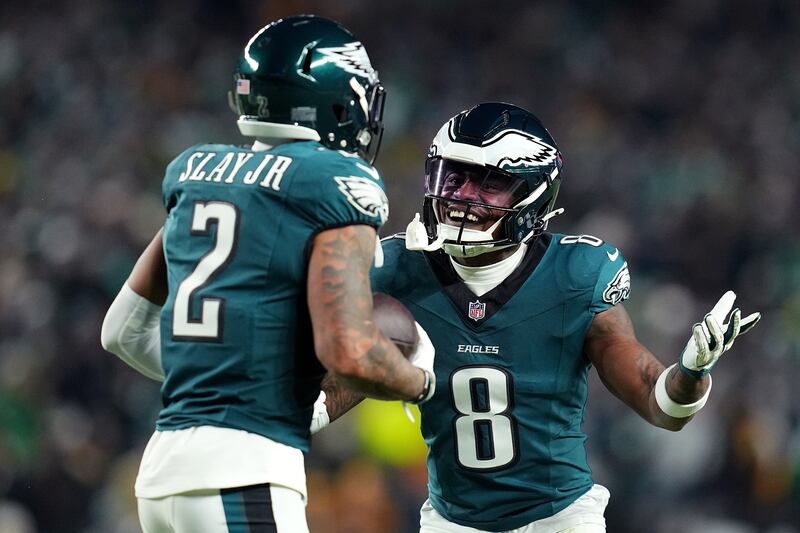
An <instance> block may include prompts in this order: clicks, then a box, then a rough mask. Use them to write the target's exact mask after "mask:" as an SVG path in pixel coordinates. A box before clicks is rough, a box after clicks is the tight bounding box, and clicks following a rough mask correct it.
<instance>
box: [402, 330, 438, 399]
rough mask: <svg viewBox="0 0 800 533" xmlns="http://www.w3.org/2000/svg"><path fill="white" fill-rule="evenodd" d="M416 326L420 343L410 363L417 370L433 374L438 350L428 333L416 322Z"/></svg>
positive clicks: (410, 358) (409, 360) (409, 359)
mask: <svg viewBox="0 0 800 533" xmlns="http://www.w3.org/2000/svg"><path fill="white" fill-rule="evenodd" d="M414 325H415V326H416V327H417V335H419V343H417V348H416V349H415V350H414V353H412V354H411V356H410V357H409V358H408V362H409V363H411V364H412V365H414V366H415V367H417V368H421V369H422V370H427V371H428V372H430V373H431V374H433V358H434V355H436V349H435V348H434V347H433V343H432V342H431V338H430V337H428V333H427V332H426V331H425V330H424V329H422V326H420V325H419V322H414ZM431 396H433V393H431Z"/></svg>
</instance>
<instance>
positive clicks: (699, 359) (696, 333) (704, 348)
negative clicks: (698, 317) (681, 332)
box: [692, 323, 709, 368]
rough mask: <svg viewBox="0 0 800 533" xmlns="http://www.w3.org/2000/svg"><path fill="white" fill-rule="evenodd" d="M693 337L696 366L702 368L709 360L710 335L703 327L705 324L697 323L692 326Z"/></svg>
mask: <svg viewBox="0 0 800 533" xmlns="http://www.w3.org/2000/svg"><path fill="white" fill-rule="evenodd" d="M692 339H694V348H695V354H696V355H695V361H694V366H695V367H696V368H700V367H702V366H704V365H705V364H706V363H708V361H709V355H708V354H709V350H708V336H707V335H706V332H705V330H704V329H703V324H700V323H698V324H695V325H694V326H693V327H692Z"/></svg>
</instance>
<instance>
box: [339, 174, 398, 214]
mask: <svg viewBox="0 0 800 533" xmlns="http://www.w3.org/2000/svg"><path fill="white" fill-rule="evenodd" d="M333 179H335V180H336V183H338V184H339V191H340V192H341V193H342V194H343V195H344V196H345V198H347V201H348V202H350V205H352V206H353V207H355V208H356V209H357V210H358V211H359V212H360V213H364V214H365V215H367V216H371V217H378V218H379V219H380V222H381V224H383V223H384V222H386V219H387V218H389V199H388V198H386V193H385V192H383V189H381V188H380V186H379V185H378V184H376V183H375V182H374V181H372V180H370V179H369V178H363V177H359V176H347V177H342V176H336V177H334V178H333Z"/></svg>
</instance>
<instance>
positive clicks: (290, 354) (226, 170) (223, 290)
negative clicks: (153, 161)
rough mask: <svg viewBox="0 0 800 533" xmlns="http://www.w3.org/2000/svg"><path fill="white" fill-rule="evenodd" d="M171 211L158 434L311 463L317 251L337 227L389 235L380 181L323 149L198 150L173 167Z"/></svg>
mask: <svg viewBox="0 0 800 533" xmlns="http://www.w3.org/2000/svg"><path fill="white" fill-rule="evenodd" d="M163 201H164V205H165V207H166V209H167V212H168V216H167V219H166V222H165V224H164V237H163V242H164V256H165V258H166V262H167V276H168V284H169V295H168V297H167V300H166V302H165V304H164V309H163V312H162V316H161V332H162V335H161V337H162V345H161V361H162V365H163V367H164V376H165V379H164V383H163V386H162V389H161V393H162V401H163V409H162V410H161V412H160V414H159V416H158V420H157V425H156V426H157V429H158V430H162V431H163V430H177V429H185V428H191V427H197V426H217V427H222V428H231V429H236V430H244V431H247V432H250V433H254V434H257V435H261V436H264V437H267V438H269V439H271V440H273V441H275V442H278V443H281V444H285V445H288V446H291V447H294V448H298V449H300V450H302V451H304V452H307V451H308V448H309V430H308V426H309V424H310V420H311V415H312V407H313V404H314V401H315V400H316V398H317V395H318V394H319V391H320V382H321V380H322V376H323V375H324V372H325V369H324V368H323V366H322V365H321V364H320V363H319V361H318V360H317V358H316V356H315V353H314V346H313V337H312V332H311V321H310V318H309V314H308V308H307V303H306V302H307V295H306V290H307V289H306V272H307V263H308V252H309V250H310V244H311V243H312V240H313V238H314V236H315V235H316V234H317V233H319V232H320V231H323V230H325V229H329V228H336V227H341V226H346V225H351V224H367V225H370V226H373V227H375V228H379V227H380V226H381V225H382V224H383V223H384V221H385V220H386V217H387V216H388V203H387V200H386V195H385V192H384V189H383V183H382V181H381V179H380V176H379V175H378V173H377V171H376V170H375V169H374V168H373V167H372V166H370V165H369V164H367V163H366V162H365V161H364V160H362V159H360V158H358V157H356V156H353V155H351V154H346V153H344V152H337V151H333V150H330V149H328V148H325V147H323V146H322V145H321V144H319V143H317V142H290V143H286V144H281V145H278V146H276V147H273V148H271V149H269V150H263V151H254V150H252V149H251V148H249V147H235V146H229V145H208V144H207V145H198V146H194V147H192V148H190V149H188V150H186V151H185V152H183V153H182V154H181V155H179V156H178V157H177V158H176V159H175V160H174V161H172V163H170V164H169V166H168V167H167V171H166V176H165V177H164V182H163Z"/></svg>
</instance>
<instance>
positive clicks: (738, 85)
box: [0, 0, 800, 533]
mask: <svg viewBox="0 0 800 533" xmlns="http://www.w3.org/2000/svg"><path fill="white" fill-rule="evenodd" d="M299 13H317V14H321V15H325V16H328V17H330V18H334V19H336V20H339V21H340V22H342V23H344V24H345V25H347V26H348V27H349V28H350V29H351V30H352V31H353V32H354V33H355V34H356V36H358V37H359V38H360V39H361V40H362V41H363V42H364V43H365V45H366V47H367V50H368V51H369V54H370V57H371V58H372V62H373V64H374V65H375V66H376V68H377V69H378V70H379V71H380V77H381V80H382V81H383V82H384V84H385V86H386V87H387V89H388V99H387V109H386V137H385V141H384V146H383V149H382V153H381V155H380V157H379V159H378V162H377V166H378V168H379V169H380V170H381V172H382V174H383V176H384V177H385V180H386V182H387V186H388V189H389V198H390V201H391V210H392V211H391V215H390V222H389V224H388V226H387V228H386V229H385V230H384V233H387V234H388V233H391V232H395V231H401V230H403V229H404V228H405V224H406V223H407V222H408V221H409V220H410V219H411V217H412V216H413V214H414V212H415V211H417V210H418V209H419V206H420V205H421V197H422V192H423V190H422V185H423V184H422V174H423V168H424V167H423V164H424V158H425V153H426V150H427V146H428V144H429V142H430V140H431V138H432V136H433V135H434V133H435V132H436V131H437V129H438V127H439V126H440V125H441V124H442V123H443V122H444V121H446V120H447V119H448V118H449V117H450V116H452V115H454V114H455V113H457V112H458V111H460V110H461V109H464V108H467V107H469V106H471V105H473V104H475V103H477V102H480V101H486V100H504V101H510V102H513V103H516V104H518V105H521V106H523V107H526V108H528V109H530V110H532V111H534V112H535V113H536V114H538V115H539V116H540V118H541V119H542V120H543V121H544V123H545V124H546V125H547V126H548V127H549V129H550V130H551V132H552V134H553V135H554V137H555V138H556V140H557V141H558V142H559V145H560V148H561V149H562V151H563V153H564V155H565V175H564V183H563V187H562V190H561V196H560V198H559V200H560V201H559V205H560V206H562V207H565V208H566V213H565V214H564V215H563V216H561V217H559V218H558V219H556V220H555V221H554V222H553V223H552V225H551V229H553V230H555V231H559V232H562V233H588V234H592V235H597V236H600V237H602V238H604V239H606V240H608V241H609V242H611V243H612V244H614V245H616V246H618V247H620V249H621V250H622V251H623V253H624V254H625V256H626V258H627V260H628V263H629V265H630V269H631V274H632V279H633V295H632V298H631V300H630V301H629V303H628V304H626V306H627V307H628V310H629V312H630V314H631V316H632V318H633V321H634V324H635V326H636V328H637V331H638V333H639V337H640V339H641V340H642V341H643V342H644V343H645V344H646V345H648V346H649V347H651V348H652V349H653V351H654V352H655V353H656V354H658V355H659V356H660V358H661V360H662V361H663V362H665V363H668V364H669V363H671V362H672V361H674V360H676V358H677V356H678V354H679V353H680V350H681V349H682V348H683V345H684V343H685V342H686V339H687V338H688V335H689V332H690V327H691V325H692V323H693V322H694V321H696V320H697V319H699V318H700V317H701V316H702V315H703V314H704V313H705V312H706V311H707V310H708V309H710V308H711V306H712V305H713V304H714V302H715V301H716V299H717V298H718V297H719V296H720V295H721V294H722V293H723V292H724V291H725V290H726V289H728V288H733V289H735V290H736V292H737V294H738V295H739V302H740V304H741V306H742V307H743V310H744V312H745V313H749V312H752V311H755V310H759V311H761V312H762V313H763V320H762V323H761V324H760V325H759V326H758V327H757V328H756V329H755V330H754V331H753V332H752V333H751V334H749V335H748V336H747V337H744V338H743V339H741V341H739V342H738V343H737V346H736V347H735V348H734V350H733V352H732V353H731V354H729V355H727V356H726V357H725V359H724V360H723V361H722V363H721V364H720V365H719V366H718V367H717V368H716V369H715V372H714V390H713V392H712V395H711V399H710V401H709V403H708V405H707V407H706V408H705V409H704V410H703V411H702V412H701V413H700V414H699V415H698V416H697V417H696V420H695V421H693V422H692V423H691V424H690V425H689V426H688V427H687V428H686V429H684V430H683V431H682V432H680V433H674V434H673V433H669V432H666V431H663V430H658V429H655V428H652V427H650V426H649V425H648V424H646V423H645V422H644V421H643V420H641V419H639V418H638V417H637V416H636V415H635V414H634V413H633V412H632V411H630V410H629V409H627V408H626V407H625V406H624V405H623V404H622V403H621V402H619V401H618V400H617V399H615V398H614V397H613V396H612V395H611V394H610V393H609V392H608V391H606V390H605V388H604V387H603V386H602V385H601V384H600V383H599V381H598V380H597V379H596V376H593V377H592V388H591V393H590V397H589V402H588V403H589V405H588V411H587V415H586V422H585V430H586V433H587V434H588V436H589V440H588V452H589V455H590V464H591V465H592V466H593V470H594V476H595V479H596V481H597V482H598V483H601V484H603V485H605V486H607V487H608V488H609V489H610V490H611V493H612V498H611V502H610V505H609V507H608V511H607V519H608V530H609V532H611V533H634V532H636V533H762V532H764V533H798V532H800V400H799V399H798V395H797V384H798V383H800V233H799V231H798V229H799V228H800V212H799V210H798V207H800V203H799V201H800V180H799V179H798V169H800V53H798V51H800V3H798V2H797V1H795V0H762V1H757V0H753V1H742V0H679V1H668V2H638V1H635V0H629V1H607V2H592V1H589V0H582V1H563V0H536V1H523V0H518V1H508V0H494V1H492V2H482V1H474V0H461V1H457V0H439V1H436V2H432V1H424V0H417V1H406V2H374V1H369V0H337V1H336V2H326V1H322V0H320V1H310V0H309V1H301V0H286V1H272V0H261V1H258V2H256V1H243V0H229V1H226V2H213V1H211V0H207V1H200V0H170V1H168V2H167V1H163V2H162V1H156V0H127V1H125V0H116V1H114V0H71V1H69V2H67V1H65V0H64V1H44V0H30V1H26V2H12V1H8V2H2V3H1V4H0V532H2V533H34V532H42V533H51V532H58V533H73V532H74V533H129V532H134V531H138V522H137V519H136V512H135V500H134V498H133V491H132V486H133V480H134V476H135V473H136V469H137V466H138V461H139V458H140V456H141V453H142V449H143V446H144V444H145V442H146V441H147V439H148V438H149V436H150V433H151V431H152V427H153V422H154V419H155V414H156V412H157V409H158V407H159V403H160V398H159V391H158V386H157V384H155V383H153V382H150V381H148V380H147V379H146V378H144V377H142V376H140V375H138V374H137V373H136V372H134V371H133V370H131V369H130V368H128V367H127V366H125V365H124V364H122V363H121V362H120V361H119V360H117V359H116V358H115V357H114V356H112V355H109V354H107V353H105V352H104V351H103V350H102V349H101V347H100V344H99V332H100V324H101V322H102V318H103V315H104V313H105V310H106V309H107V307H108V305H109V304H110V302H111V300H112V299H113V297H114V296H115V295H116V292H117V290H118V288H119V287H120V285H121V284H122V282H123V280H124V279H125V277H126V276H127V274H128V272H129V271H130V268H131V267H132V265H133V263H134V261H135V258H136V257H137V256H138V254H139V253H140V251H141V250H142V249H143V247H144V246H145V244H146V243H147V242H149V240H150V239H151V237H152V235H153V234H154V233H155V231H156V230H157V229H158V227H159V226H160V225H161V223H162V221H163V217H164V212H163V208H162V206H161V204H160V184H161V179H162V176H163V170H164V168H165V166H166V164H167V163H168V162H169V160H170V159H171V158H172V157H174V156H175V155H176V154H177V153H179V152H180V151H182V150H183V149H184V148H186V147H188V146H190V145H192V144H196V143H200V142H206V141H213V142H230V143H240V142H243V140H242V138H241V137H239V136H238V133H237V130H236V126H235V118H236V117H235V116H234V115H233V114H232V113H231V112H230V111H229V109H228V107H227V104H226V92H227V90H228V89H229V88H231V86H232V72H233V68H234V66H235V62H236V59H237V57H238V54H239V50H240V49H241V47H242V46H243V45H244V43H245V42H246V41H247V39H248V38H249V37H250V36H251V35H252V34H253V33H254V32H255V31H256V30H258V29H259V28H260V27H261V26H263V25H264V24H265V23H266V22H268V21H271V20H274V19H276V18H279V17H281V16H286V15H291V14H299ZM424 454H425V450H424V445H423V444H422V443H421V439H420V438H419V436H418V432H417V429H416V427H414V426H413V425H411V424H409V423H408V422H407V421H405V418H404V416H403V414H402V411H401V408H400V407H399V405H396V404H380V403H377V402H375V403H365V404H363V405H362V406H361V407H359V408H358V409H357V410H356V411H354V412H353V413H350V414H349V415H347V416H346V417H345V418H343V419H342V420H341V422H338V423H336V424H334V425H333V426H332V427H331V428H329V429H328V430H327V431H326V432H324V433H323V434H322V435H320V436H319V437H317V438H315V439H314V450H313V452H312V453H311V454H310V456H309V457H308V469H309V488H310V504H309V507H308V513H309V520H310V523H311V527H312V531H314V532H316V533H361V532H386V533H393V532H398V533H405V532H412V531H416V527H417V521H418V514H417V512H418V508H419V506H420V504H421V503H422V501H423V500H424V498H425V492H426V489H425V483H426V476H425V470H424V466H423V464H422V462H423V458H424Z"/></svg>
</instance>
